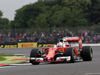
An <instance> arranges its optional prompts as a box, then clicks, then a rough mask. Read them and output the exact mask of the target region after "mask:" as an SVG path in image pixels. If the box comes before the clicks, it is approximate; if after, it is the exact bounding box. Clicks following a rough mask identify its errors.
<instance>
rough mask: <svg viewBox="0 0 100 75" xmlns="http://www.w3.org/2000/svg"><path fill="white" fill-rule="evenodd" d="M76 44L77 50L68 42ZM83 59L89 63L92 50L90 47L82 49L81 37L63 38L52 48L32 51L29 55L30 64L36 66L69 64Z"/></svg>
mask: <svg viewBox="0 0 100 75" xmlns="http://www.w3.org/2000/svg"><path fill="white" fill-rule="evenodd" d="M76 41H77V42H78V43H79V49H77V48H76V47H71V44H69V43H68V42H76ZM81 58H82V59H83V61H91V60H92V58H93V50H92V48H91V47H90V46H84V47H82V38H81V37H64V38H63V39H62V40H60V42H59V43H57V45H55V46H54V47H46V48H42V51H41V50H39V49H32V51H31V53H30V63H32V64H33V65H38V64H39V63H40V62H60V61H62V62H71V63H74V62H75V61H76V60H79V59H81Z"/></svg>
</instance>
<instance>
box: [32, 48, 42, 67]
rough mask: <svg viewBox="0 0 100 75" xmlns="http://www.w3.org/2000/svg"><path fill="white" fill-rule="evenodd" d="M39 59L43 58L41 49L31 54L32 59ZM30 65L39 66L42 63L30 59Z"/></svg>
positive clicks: (34, 50)
mask: <svg viewBox="0 0 100 75" xmlns="http://www.w3.org/2000/svg"><path fill="white" fill-rule="evenodd" d="M37 57H41V51H40V50H39V49H32V50H31V53H30V58H37ZM30 63H32V65H39V63H40V62H35V60H31V59H30Z"/></svg>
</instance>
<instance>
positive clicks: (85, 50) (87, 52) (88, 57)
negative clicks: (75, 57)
mask: <svg viewBox="0 0 100 75" xmlns="http://www.w3.org/2000/svg"><path fill="white" fill-rule="evenodd" d="M81 57H82V59H83V61H92V58H93V50H92V48H91V47H90V46H84V47H82V51H81Z"/></svg>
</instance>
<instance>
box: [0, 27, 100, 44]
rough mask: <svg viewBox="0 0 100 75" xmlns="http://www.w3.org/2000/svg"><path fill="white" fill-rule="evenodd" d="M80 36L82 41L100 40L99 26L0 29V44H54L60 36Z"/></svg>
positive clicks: (93, 41) (92, 41) (95, 41)
mask: <svg viewBox="0 0 100 75" xmlns="http://www.w3.org/2000/svg"><path fill="white" fill-rule="evenodd" d="M76 36H81V37H82V41H83V42H84V43H99V42H100V26H90V27H59V28H56V27H53V28H30V29H29V28H21V29H0V44H1V45H3V44H6V45H10V44H16V43H23V42H37V43H51V44H55V43H57V42H58V40H59V39H60V38H61V37H76Z"/></svg>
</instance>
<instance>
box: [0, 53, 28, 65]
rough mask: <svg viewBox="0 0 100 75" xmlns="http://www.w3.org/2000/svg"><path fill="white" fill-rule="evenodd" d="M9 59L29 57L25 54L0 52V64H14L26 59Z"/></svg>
mask: <svg viewBox="0 0 100 75" xmlns="http://www.w3.org/2000/svg"><path fill="white" fill-rule="evenodd" d="M11 59H29V57H25V56H15V55H7V54H0V64H16V63H23V62H25V61H26V60H21V61H9V60H11Z"/></svg>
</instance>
